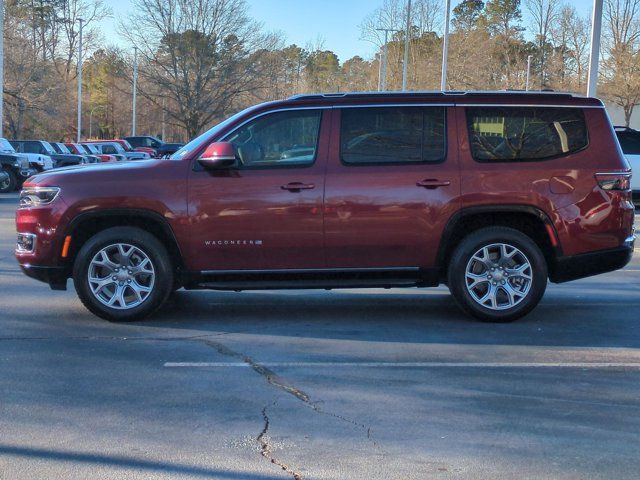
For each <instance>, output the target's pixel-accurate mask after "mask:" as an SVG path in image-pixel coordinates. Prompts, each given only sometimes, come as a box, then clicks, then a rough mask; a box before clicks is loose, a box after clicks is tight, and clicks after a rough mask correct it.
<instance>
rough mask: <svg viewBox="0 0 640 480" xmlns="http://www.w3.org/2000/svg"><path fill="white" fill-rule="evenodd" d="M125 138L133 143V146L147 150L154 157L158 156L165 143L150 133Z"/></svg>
mask: <svg viewBox="0 0 640 480" xmlns="http://www.w3.org/2000/svg"><path fill="white" fill-rule="evenodd" d="M124 139H125V140H126V141H127V142H129V143H130V144H131V146H132V147H133V148H134V149H136V150H138V149H139V150H140V151H146V152H147V153H149V154H150V155H151V156H152V157H156V156H158V154H157V150H158V148H160V147H161V146H162V144H163V143H164V142H163V141H162V140H160V139H159V138H156V137H152V136H150V135H139V136H133V137H124ZM143 149H144V150H143Z"/></svg>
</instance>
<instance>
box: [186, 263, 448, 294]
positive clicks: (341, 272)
mask: <svg viewBox="0 0 640 480" xmlns="http://www.w3.org/2000/svg"><path fill="white" fill-rule="evenodd" d="M438 274H439V272H438V270H437V269H428V270H424V269H419V268H413V267H412V268H383V269H370V268H367V269H355V268H347V269H294V270H233V271H229V270H217V271H206V272H199V273H197V274H195V275H188V276H187V278H185V282H184V285H185V288H186V289H211V290H272V289H314V288H323V289H332V288H391V287H432V286H437V285H438V283H439V281H438Z"/></svg>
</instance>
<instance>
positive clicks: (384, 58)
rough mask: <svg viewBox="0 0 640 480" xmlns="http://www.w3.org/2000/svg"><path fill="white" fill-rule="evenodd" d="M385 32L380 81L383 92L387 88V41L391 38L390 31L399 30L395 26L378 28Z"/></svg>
mask: <svg viewBox="0 0 640 480" xmlns="http://www.w3.org/2000/svg"><path fill="white" fill-rule="evenodd" d="M376 30H379V31H381V32H384V46H383V47H382V80H381V81H380V90H382V91H383V92H384V91H385V90H386V89H387V42H388V40H389V32H397V31H398V30H396V29H394V28H376Z"/></svg>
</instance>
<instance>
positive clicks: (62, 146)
mask: <svg viewBox="0 0 640 480" xmlns="http://www.w3.org/2000/svg"><path fill="white" fill-rule="evenodd" d="M54 145H57V146H58V151H60V152H61V153H67V154H68V153H71V150H69V149H68V148H67V146H66V145H65V144H64V143H55V144H54Z"/></svg>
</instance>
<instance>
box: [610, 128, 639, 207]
mask: <svg viewBox="0 0 640 480" xmlns="http://www.w3.org/2000/svg"><path fill="white" fill-rule="evenodd" d="M615 130H616V135H617V136H618V141H619V142H620V146H621V147H622V151H623V152H624V156H625V157H627V160H628V161H629V164H630V165H631V192H632V193H631V194H632V196H633V203H635V204H636V206H637V205H640V131H638V130H634V129H632V128H629V127H615Z"/></svg>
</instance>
